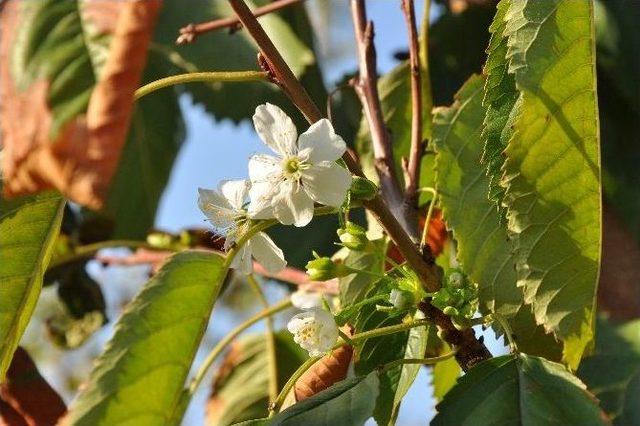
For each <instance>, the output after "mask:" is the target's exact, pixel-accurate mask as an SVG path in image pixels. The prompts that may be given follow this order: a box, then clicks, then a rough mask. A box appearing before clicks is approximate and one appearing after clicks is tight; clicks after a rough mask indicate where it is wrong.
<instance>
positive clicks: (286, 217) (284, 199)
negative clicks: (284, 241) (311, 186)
mask: <svg viewBox="0 0 640 426" xmlns="http://www.w3.org/2000/svg"><path fill="white" fill-rule="evenodd" d="M279 189H280V190H279V191H278V193H277V194H275V196H274V198H273V215H274V216H275V217H276V219H278V221H280V223H282V224H283V225H295V226H298V227H302V226H306V225H307V224H308V223H309V222H311V219H313V200H312V199H311V198H309V196H308V195H307V193H306V192H305V191H304V189H302V187H301V185H300V184H298V183H297V182H295V181H292V180H286V181H283V182H282V183H281V184H280V185H279Z"/></svg>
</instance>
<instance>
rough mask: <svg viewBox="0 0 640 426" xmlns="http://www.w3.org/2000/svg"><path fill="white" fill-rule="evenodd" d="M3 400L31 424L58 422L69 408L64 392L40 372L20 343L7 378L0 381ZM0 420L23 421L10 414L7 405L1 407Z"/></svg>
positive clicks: (9, 421)
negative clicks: (6, 413) (56, 389)
mask: <svg viewBox="0 0 640 426" xmlns="http://www.w3.org/2000/svg"><path fill="white" fill-rule="evenodd" d="M0 401H2V402H4V403H5V404H6V405H8V406H9V407H10V408H11V410H12V412H13V413H14V415H16V416H19V417H20V421H23V422H24V423H25V424H28V425H53V424H56V423H57V421H58V419H59V418H60V417H62V416H63V415H64V413H65V412H66V411H67V407H66V405H65V403H64V401H63V400H62V398H60V395H58V393H57V392H56V391H55V390H54V389H53V388H52V387H51V386H50V385H49V383H47V381H46V380H45V379H44V378H43V377H42V376H41V375H40V372H39V371H38V368H37V367H36V365H35V363H34V362H33V360H32V359H31V357H30V356H29V354H28V353H27V351H25V350H24V349H22V348H20V347H19V348H18V349H17V350H16V353H15V356H14V357H13V360H12V361H11V366H10V367H9V370H8V371H7V378H6V381H5V382H3V383H2V385H0ZM0 420H4V421H6V424H8V425H16V424H20V423H19V420H18V419H11V418H6V417H5V409H3V408H0Z"/></svg>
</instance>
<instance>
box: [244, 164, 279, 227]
mask: <svg viewBox="0 0 640 426" xmlns="http://www.w3.org/2000/svg"><path fill="white" fill-rule="evenodd" d="M249 178H250V179H251V188H250V189H249V197H250V198H251V202H250V204H249V208H248V211H249V216H250V217H252V218H253V219H271V218H273V210H272V208H271V202H272V200H273V197H274V195H275V194H276V192H277V191H278V184H279V182H281V181H282V168H281V167H280V160H279V159H278V158H276V157H273V156H271V155H264V154H258V155H254V156H252V157H251V158H250V159H249Z"/></svg>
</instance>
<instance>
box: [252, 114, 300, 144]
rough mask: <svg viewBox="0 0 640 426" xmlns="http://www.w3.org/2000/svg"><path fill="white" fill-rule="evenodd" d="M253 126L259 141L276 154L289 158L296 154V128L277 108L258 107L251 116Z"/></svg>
mask: <svg viewBox="0 0 640 426" xmlns="http://www.w3.org/2000/svg"><path fill="white" fill-rule="evenodd" d="M253 125H254V126H255V128H256V132H258V135H260V139H262V141H263V142H264V143H265V144H266V145H267V146H268V147H269V148H271V149H272V150H274V151H275V152H277V153H278V154H280V155H282V156H289V155H294V154H295V153H297V152H298V147H297V139H298V131H297V130H296V126H295V125H294V124H293V121H291V119H290V118H289V116H288V115H287V114H285V112H284V111H282V110H281V109H280V108H278V107H277V106H275V105H272V104H269V103H266V104H264V105H258V107H257V108H256V112H255V114H253Z"/></svg>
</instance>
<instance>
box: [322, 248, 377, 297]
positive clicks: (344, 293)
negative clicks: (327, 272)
mask: <svg viewBox="0 0 640 426" xmlns="http://www.w3.org/2000/svg"><path fill="white" fill-rule="evenodd" d="M373 243H374V244H373V248H372V250H368V251H352V250H349V249H347V248H343V249H342V250H340V251H338V252H337V253H336V254H335V255H334V259H342V261H343V262H344V264H345V265H347V266H349V267H351V268H354V269H359V270H364V271H369V272H372V273H376V274H381V273H382V272H383V266H384V252H385V247H386V242H385V240H384V239H379V240H375V241H373ZM377 280H378V278H377V277H376V276H374V275H371V274H366V273H362V272H361V273H356V274H351V275H347V276H346V277H341V278H338V283H339V288H340V304H341V305H342V306H343V307H347V306H348V305H351V304H354V303H357V302H360V301H361V300H364V299H365V297H367V293H368V292H369V290H370V289H371V285H372V284H373V283H374V282H375V281H377ZM371 296H373V294H372V295H371Z"/></svg>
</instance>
